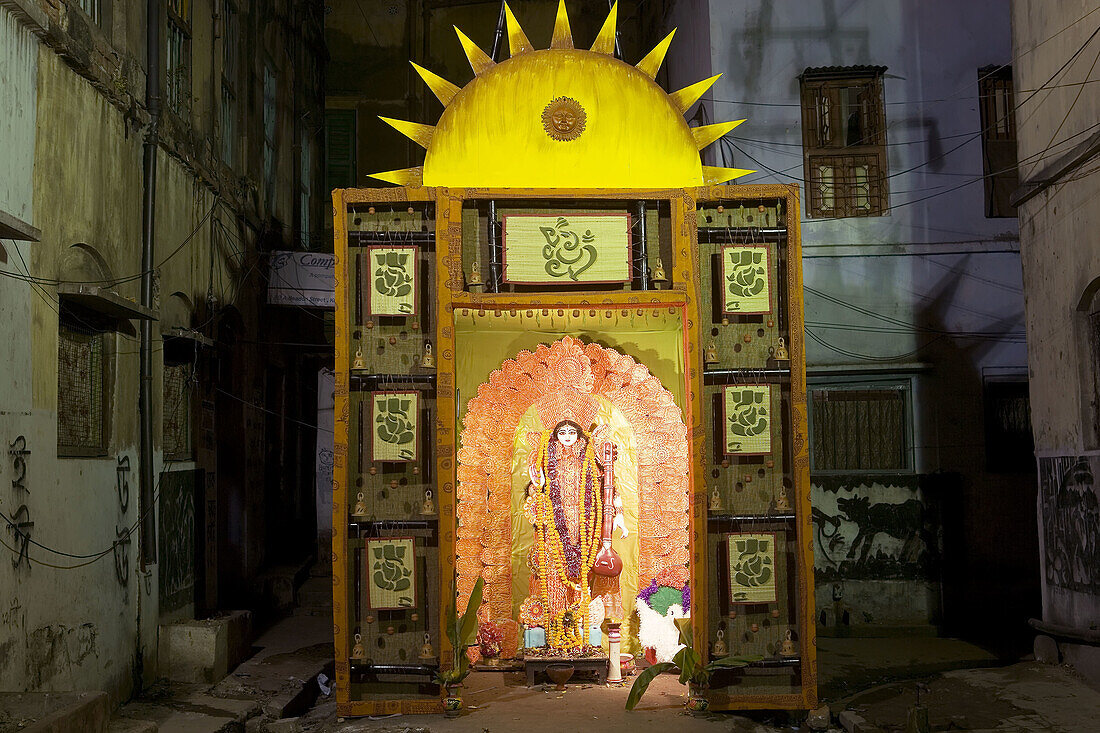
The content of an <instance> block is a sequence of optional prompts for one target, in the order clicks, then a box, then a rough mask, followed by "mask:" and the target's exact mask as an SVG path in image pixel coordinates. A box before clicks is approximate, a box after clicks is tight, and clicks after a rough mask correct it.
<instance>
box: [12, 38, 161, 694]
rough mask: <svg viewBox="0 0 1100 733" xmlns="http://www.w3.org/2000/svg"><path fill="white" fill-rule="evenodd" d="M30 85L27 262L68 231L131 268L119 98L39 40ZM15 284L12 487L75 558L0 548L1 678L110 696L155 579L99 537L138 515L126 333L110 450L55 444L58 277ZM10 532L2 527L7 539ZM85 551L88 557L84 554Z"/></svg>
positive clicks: (115, 383) (131, 547) (133, 177)
mask: <svg viewBox="0 0 1100 733" xmlns="http://www.w3.org/2000/svg"><path fill="white" fill-rule="evenodd" d="M37 96H38V133H37V141H36V145H35V149H34V158H35V173H34V218H35V221H36V223H37V224H38V225H39V227H40V228H41V229H42V241H41V242H38V243H36V244H34V245H31V246H29V247H27V249H28V251H29V255H30V256H29V258H28V264H29V265H30V266H31V268H32V272H33V273H35V274H36V275H38V276H40V277H46V278H56V277H58V276H59V275H60V274H61V272H62V267H63V262H64V260H65V258H66V255H67V254H68V253H69V250H70V248H71V247H72V246H73V245H77V244H82V245H86V246H87V247H89V248H93V249H94V250H95V251H96V252H97V253H98V255H99V257H100V258H102V262H103V264H104V265H105V269H107V270H108V272H109V274H110V275H114V276H117V275H124V274H130V273H132V272H135V271H136V270H137V269H138V268H139V262H140V259H139V258H138V257H137V256H136V254H135V252H136V248H137V247H138V246H139V243H140V241H141V237H140V217H136V218H135V217H133V216H127V215H124V213H123V212H124V211H125V210H127V209H132V210H136V211H140V205H139V201H140V190H141V184H140V170H141V150H140V139H139V138H138V137H137V136H134V135H131V136H129V137H127V135H126V134H125V130H124V123H123V120H122V117H121V114H120V113H119V112H118V110H117V109H115V108H114V107H112V106H111V105H109V104H108V103H106V101H105V100H103V99H102V97H101V96H100V95H99V94H98V93H96V91H95V90H94V89H93V88H92V87H91V86H90V85H89V84H88V83H87V81H86V80H84V79H82V78H80V77H78V76H76V75H75V74H73V73H72V72H71V71H70V70H69V69H68V68H67V67H66V66H65V64H64V62H63V61H62V60H61V59H60V58H59V57H58V56H57V55H56V54H54V53H53V52H52V51H51V50H49V49H47V48H45V47H44V46H40V47H39V50H38V90H37ZM92 182H94V185H92ZM119 289H120V292H121V293H122V294H124V295H127V296H129V297H136V295H137V284H136V283H135V282H130V283H127V284H124V285H120V287H119ZM23 298H24V303H25V310H24V313H23V314H22V317H20V318H18V319H15V321H14V322H13V323H12V324H11V326H12V327H11V329H10V330H6V331H5V333H4V339H5V342H6V343H8V344H9V347H8V348H6V349H5V352H6V353H8V354H11V355H13V357H14V358H15V359H26V361H27V366H29V367H30V368H29V369H28V370H27V371H26V372H24V371H23V370H22V369H20V370H19V372H23V374H22V375H21V377H22V378H19V377H17V379H16V380H15V381H14V383H12V382H8V381H7V380H6V379H5V382H6V383H5V384H4V387H3V388H2V389H0V395H2V397H0V399H3V400H5V402H7V401H9V400H13V401H16V402H19V403H23V404H22V406H21V408H19V409H18V413H17V414H15V415H12V416H11V419H7V420H5V421H4V427H3V429H4V435H3V438H4V441H5V443H6V444H10V443H12V441H14V440H15V439H16V437H17V436H19V435H22V436H24V438H25V441H26V448H27V449H28V450H30V451H31V453H30V455H28V456H26V457H25V460H26V463H27V477H26V485H27V488H28V489H29V493H28V494H26V495H25V496H24V498H23V499H22V501H23V503H24V504H25V506H26V507H27V514H28V515H29V519H30V521H33V522H34V526H33V528H31V538H32V539H33V540H34V541H35V542H39V543H42V544H43V545H46V546H48V547H51V548H55V549H59V550H62V551H65V552H68V553H70V554H73V555H77V556H78V557H66V556H61V555H57V554H52V553H48V552H46V551H45V550H42V549H41V548H38V547H34V546H31V548H30V552H31V554H32V556H33V557H35V558H37V559H39V560H42V561H43V562H48V563H52V564H55V565H62V566H79V565H83V566H82V567H69V568H68V569H57V568H51V567H47V566H45V565H41V564H38V563H35V564H29V563H27V562H23V563H21V564H20V565H19V567H15V568H13V567H12V563H10V562H6V561H5V562H0V587H2V588H5V589H10V591H11V592H10V593H5V594H4V596H5V597H4V601H3V605H4V609H3V612H4V614H5V616H6V623H4V624H2V625H0V646H6V647H7V649H8V657H7V659H8V660H9V663H6V664H4V665H3V666H2V668H0V688H2V689H6V690H24V689H26V690H35V689H45V690H50V689H54V690H62V689H104V690H106V691H108V692H109V693H110V694H111V695H112V697H113V699H115V700H119V699H123V698H125V696H126V695H127V694H128V693H129V690H130V688H131V685H132V675H133V670H134V668H135V664H136V654H137V653H138V638H137V618H138V615H139V607H140V608H141V609H142V610H141V613H142V614H144V617H145V620H146V625H145V626H144V628H143V629H142V631H143V632H144V633H143V638H144V639H145V640H146V643H148V641H149V640H150V639H151V634H150V632H151V630H155V626H151V622H150V621H149V619H150V618H153V619H155V608H156V605H155V604H156V597H155V584H153V586H152V588H153V589H154V592H153V593H148V592H146V591H145V590H143V586H144V583H143V582H142V581H143V579H142V577H141V575H140V574H139V573H138V572H137V570H138V568H137V543H136V542H131V543H129V544H127V545H124V546H122V548H121V549H120V552H119V553H118V554H117V555H116V554H115V553H113V552H111V551H110V550H111V548H112V543H113V542H114V541H115V540H116V538H117V536H118V535H117V530H118V529H119V528H122V527H127V526H129V525H131V524H133V523H134V522H135V521H136V519H137V500H136V496H137V493H136V492H137V490H136V481H135V479H134V475H133V474H132V473H131V475H130V476H129V485H130V501H129V502H128V504H129V505H128V507H127V511H125V512H123V511H122V510H121V507H120V501H119V489H118V485H119V484H118V482H119V474H118V472H117V471H116V468H117V462H116V461H117V459H118V458H120V457H123V456H127V457H129V460H130V462H131V465H133V466H136V465H137V450H136V445H137V434H136V411H135V410H134V409H133V397H132V396H133V395H136V393H137V371H138V368H137V354H136V351H137V340H136V338H134V337H132V336H125V335H122V334H117V335H113V336H111V337H110V338H109V350H112V351H114V353H115V358H114V360H113V363H114V368H113V369H112V370H111V372H110V375H111V377H110V386H109V394H111V395H112V396H113V400H111V401H110V403H109V404H110V406H111V407H110V409H111V418H110V429H109V432H108V434H109V448H108V455H107V456H105V457H103V458H94V459H82V458H58V457H57V420H56V405H57V329H58V325H57V321H58V315H57V309H58V302H57V296H56V288H54V287H52V286H50V285H48V284H47V285H45V286H43V287H42V288H40V289H37V290H33V291H32V290H29V289H25V290H24V294H23ZM9 358H11V357H9ZM28 376H29V377H30V379H29V380H28V379H27V377H28ZM28 382H29V383H28ZM5 459H6V460H4V461H3V468H2V471H0V473H2V478H0V480H3V483H4V484H5V485H10V484H9V480H10V479H12V478H14V477H15V475H14V470H15V469H14V466H13V463H12V461H11V457H10V456H5ZM4 479H7V480H4ZM4 505H5V507H10V506H11V505H10V504H9V502H4ZM12 537H13V535H12V534H11V533H10V532H5V541H11V540H12ZM104 550H107V552H106V554H104V555H103V556H102V557H99V558H98V559H97V558H96V557H95V556H96V555H97V553H99V552H101V551H104ZM87 555H92V556H93V557H91V558H87V557H83V556H87ZM89 560H94V561H93V562H90V563H89ZM116 567H117V568H118V572H116ZM139 595H140V597H139ZM150 611H152V613H150Z"/></svg>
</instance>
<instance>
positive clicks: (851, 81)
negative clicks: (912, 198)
mask: <svg viewBox="0 0 1100 733" xmlns="http://www.w3.org/2000/svg"><path fill="white" fill-rule="evenodd" d="M885 71H886V69H885V67H881V66H874V67H844V68H838V67H830V68H824V69H806V71H805V72H803V74H802V76H801V77H800V81H801V84H802V147H803V156H804V163H805V175H806V189H807V191H808V192H809V195H808V200H807V209H808V212H809V215H810V217H812V218H842V217H851V216H880V215H882V214H883V213H885V211H886V209H887V208H888V207H889V203H888V194H889V191H888V189H887V185H886V181H887V177H886V176H887V166H886V115H885V113H884V109H885V107H884V102H883V92H882V74H883V73H884V72H885Z"/></svg>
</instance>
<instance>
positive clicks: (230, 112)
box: [221, 0, 241, 167]
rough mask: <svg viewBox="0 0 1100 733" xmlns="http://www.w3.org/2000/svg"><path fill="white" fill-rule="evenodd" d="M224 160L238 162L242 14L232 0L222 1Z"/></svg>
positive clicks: (232, 162)
mask: <svg viewBox="0 0 1100 733" xmlns="http://www.w3.org/2000/svg"><path fill="white" fill-rule="evenodd" d="M222 15H223V18H224V21H223V30H222V105H221V112H222V120H221V127H222V130H221V132H222V160H223V161H224V162H225V164H226V165H228V166H230V167H234V166H236V164H237V85H238V84H239V83H240V50H239V48H240V35H241V29H240V16H239V14H238V13H237V6H236V4H235V3H233V2H230V0H225V2H224V4H223V5H222Z"/></svg>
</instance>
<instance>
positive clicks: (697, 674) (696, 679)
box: [626, 618, 763, 710]
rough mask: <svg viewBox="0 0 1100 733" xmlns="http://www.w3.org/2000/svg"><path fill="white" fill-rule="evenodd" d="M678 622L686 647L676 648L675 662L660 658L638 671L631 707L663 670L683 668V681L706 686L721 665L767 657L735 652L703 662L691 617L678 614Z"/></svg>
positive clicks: (744, 663) (628, 701)
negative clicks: (693, 644)
mask: <svg viewBox="0 0 1100 733" xmlns="http://www.w3.org/2000/svg"><path fill="white" fill-rule="evenodd" d="M675 622H676V628H677V629H679V630H680V643H681V644H683V645H684V647H683V648H682V649H680V651H678V652H676V656H674V657H673V658H672V661H671V662H659V663H657V664H654V665H653V666H651V667H647V668H646V669H644V670H642V671H641V672H640V673H639V674H638V678H637V679H636V680H634V684H633V685H632V686H631V688H630V694H629V695H627V697H626V709H627V710H633V709H634V706H635V705H637V704H638V701H639V700H641V699H642V695H644V694H645V691H646V690H647V689H649V683H650V682H652V681H653V679H654V678H655V677H656V676H657V675H659V674H661V673H662V672H667V671H669V670H672V669H676V668H679V670H680V684H681V685H685V684H688V683H691V684H693V685H696V686H699V687H706V686H707V685H709V684H710V678H711V675H713V674H714V673H715V672H717V671H718V670H720V669H737V668H739V667H746V666H748V665H749V664H751V663H753V662H759V661H760V660H761V659H763V657H761V656H734V655H731V656H728V657H722V658H721V659H715V660H714V661H713V662H710V663H709V664H703V657H702V656H701V655H700V653H699V652H697V651H695V647H694V646H692V643H693V639H692V634H691V619H690V618H678V619H675Z"/></svg>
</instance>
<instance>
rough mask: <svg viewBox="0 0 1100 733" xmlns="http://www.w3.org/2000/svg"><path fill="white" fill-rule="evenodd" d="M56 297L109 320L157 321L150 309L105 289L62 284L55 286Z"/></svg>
mask: <svg viewBox="0 0 1100 733" xmlns="http://www.w3.org/2000/svg"><path fill="white" fill-rule="evenodd" d="M57 295H58V297H59V298H61V299H62V300H64V301H67V302H69V303H73V304H75V305H79V306H81V307H83V308H87V309H88V310H90V311H95V312H96V313H99V314H101V315H104V316H109V317H111V318H118V319H122V320H136V321H155V320H157V316H156V314H155V313H154V312H153V310H152V309H151V308H146V307H145V306H142V305H139V304H137V303H135V302H134V301H132V300H128V299H127V298H123V297H122V296H121V295H119V294H118V293H116V292H114V291H112V290H108V289H107V288H101V287H98V286H95V285H81V284H77V283H62V284H60V285H58V286H57Z"/></svg>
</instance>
